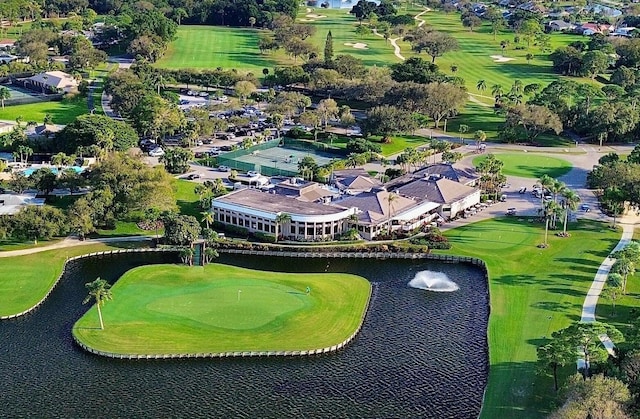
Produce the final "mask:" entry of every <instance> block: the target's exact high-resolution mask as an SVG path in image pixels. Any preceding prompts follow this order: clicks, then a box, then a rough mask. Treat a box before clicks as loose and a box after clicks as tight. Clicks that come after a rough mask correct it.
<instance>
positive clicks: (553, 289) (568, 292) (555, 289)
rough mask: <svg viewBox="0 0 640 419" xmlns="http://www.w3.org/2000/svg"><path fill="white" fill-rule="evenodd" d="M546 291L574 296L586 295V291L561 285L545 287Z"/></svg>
mask: <svg viewBox="0 0 640 419" xmlns="http://www.w3.org/2000/svg"><path fill="white" fill-rule="evenodd" d="M545 290H546V291H549V292H552V293H554V294H564V295H570V296H572V297H582V298H584V297H585V293H584V291H578V290H574V289H571V288H559V287H549V288H545Z"/></svg>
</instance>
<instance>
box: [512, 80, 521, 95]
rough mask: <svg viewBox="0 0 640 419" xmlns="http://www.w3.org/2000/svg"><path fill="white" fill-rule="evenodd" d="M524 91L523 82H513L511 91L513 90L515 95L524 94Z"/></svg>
mask: <svg viewBox="0 0 640 419" xmlns="http://www.w3.org/2000/svg"><path fill="white" fill-rule="evenodd" d="M523 89H524V84H523V83H522V80H519V79H516V80H515V81H514V82H513V85H512V86H511V90H513V91H514V92H515V93H518V94H522V92H523Z"/></svg>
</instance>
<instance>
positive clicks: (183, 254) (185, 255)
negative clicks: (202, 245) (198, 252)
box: [180, 247, 195, 266]
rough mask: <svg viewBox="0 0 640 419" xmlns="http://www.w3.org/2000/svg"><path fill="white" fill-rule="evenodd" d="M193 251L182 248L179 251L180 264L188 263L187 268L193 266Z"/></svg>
mask: <svg viewBox="0 0 640 419" xmlns="http://www.w3.org/2000/svg"><path fill="white" fill-rule="evenodd" d="M194 254H195V251H194V250H193V248H191V247H183V248H182V249H180V259H182V263H184V264H185V265H186V264H187V263H188V264H189V266H191V265H192V264H193V256H194Z"/></svg>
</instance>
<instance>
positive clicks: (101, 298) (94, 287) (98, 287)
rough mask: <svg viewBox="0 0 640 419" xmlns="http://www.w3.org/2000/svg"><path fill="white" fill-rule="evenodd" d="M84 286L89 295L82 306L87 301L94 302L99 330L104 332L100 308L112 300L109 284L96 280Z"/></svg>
mask: <svg viewBox="0 0 640 419" xmlns="http://www.w3.org/2000/svg"><path fill="white" fill-rule="evenodd" d="M84 286H85V287H86V288H87V289H88V290H89V295H87V298H85V299H84V301H83V302H82V304H87V303H88V302H89V301H91V300H94V301H95V303H96V307H97V308H98V317H99V318H100V329H101V330H104V323H103V321H102V311H101V310H100V306H102V305H103V304H104V303H105V302H106V301H109V300H112V299H113V296H112V295H111V284H109V283H108V282H107V281H105V280H104V279H100V278H96V280H95V281H93V282H87V283H86V284H84Z"/></svg>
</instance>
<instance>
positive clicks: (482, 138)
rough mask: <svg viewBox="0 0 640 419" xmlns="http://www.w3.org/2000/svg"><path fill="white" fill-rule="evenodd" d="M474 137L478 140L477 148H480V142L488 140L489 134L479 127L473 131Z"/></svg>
mask: <svg viewBox="0 0 640 419" xmlns="http://www.w3.org/2000/svg"><path fill="white" fill-rule="evenodd" d="M473 139H474V140H476V150H480V144H481V143H484V142H485V141H486V140H487V134H486V133H485V132H484V131H482V130H480V129H479V130H477V131H476V132H474V133H473Z"/></svg>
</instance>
